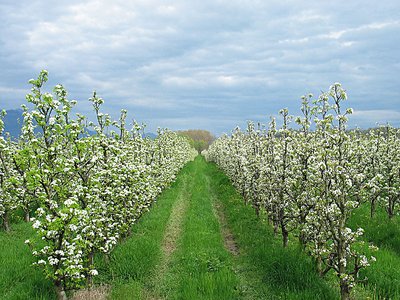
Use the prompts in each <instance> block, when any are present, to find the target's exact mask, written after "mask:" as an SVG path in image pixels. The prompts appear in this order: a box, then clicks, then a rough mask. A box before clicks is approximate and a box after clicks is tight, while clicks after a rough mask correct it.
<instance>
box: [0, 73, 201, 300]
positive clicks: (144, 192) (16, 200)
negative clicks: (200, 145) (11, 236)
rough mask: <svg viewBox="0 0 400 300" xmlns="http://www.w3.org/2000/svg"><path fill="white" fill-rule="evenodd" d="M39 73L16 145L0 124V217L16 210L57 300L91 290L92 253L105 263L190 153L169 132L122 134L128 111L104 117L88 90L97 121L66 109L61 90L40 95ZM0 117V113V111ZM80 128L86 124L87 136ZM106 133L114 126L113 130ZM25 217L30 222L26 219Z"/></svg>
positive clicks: (69, 105)
mask: <svg viewBox="0 0 400 300" xmlns="http://www.w3.org/2000/svg"><path fill="white" fill-rule="evenodd" d="M47 78H48V74H47V71H42V72H41V73H40V75H39V77H38V78H37V79H35V80H34V79H32V80H30V84H32V92H31V93H30V94H28V95H27V97H26V99H27V101H28V102H29V103H30V104H29V107H31V108H30V109H28V106H23V109H24V113H23V116H24V120H23V127H22V133H21V136H20V138H19V139H18V141H13V140H11V139H9V138H5V135H4V133H3V131H4V123H3V121H2V120H1V118H0V195H1V197H0V218H1V220H2V224H3V227H4V229H5V230H9V229H10V226H11V225H10V217H11V216H12V215H13V214H15V212H16V211H17V210H18V211H21V210H22V211H24V213H25V219H26V221H31V222H32V226H33V228H34V229H35V230H36V232H37V235H36V237H33V238H32V239H30V240H27V241H26V244H28V246H29V247H30V249H31V251H32V254H33V255H34V256H35V257H36V262H35V263H34V264H35V265H37V266H38V267H40V268H42V269H43V270H44V273H45V275H46V277H48V278H50V279H51V280H53V282H54V284H55V286H56V288H57V294H58V297H59V299H65V298H66V293H65V291H66V290H68V289H73V288H78V287H81V286H82V285H84V284H89V285H90V284H91V282H92V276H95V275H97V274H98V271H97V270H96V266H95V265H94V255H95V254H96V253H103V254H104V255H105V256H106V257H107V255H109V254H110V252H111V251H112V250H113V249H114V247H115V245H116V244H117V243H118V242H119V241H120V240H121V239H123V238H124V237H127V236H129V233H130V230H131V227H132V225H133V224H134V223H135V222H136V221H137V220H138V219H139V218H140V217H141V216H142V214H143V213H144V212H146V211H147V210H148V209H149V208H150V207H151V205H152V203H153V202H154V201H155V199H156V197H157V195H158V194H159V193H160V192H161V191H162V190H163V189H164V188H165V187H166V186H168V185H169V184H170V183H171V182H172V181H173V180H174V178H175V175H176V174H177V172H178V171H179V169H180V168H181V167H183V166H184V165H185V164H186V162H187V161H189V160H192V159H193V158H194V157H195V156H196V154H197V152H196V151H195V150H194V149H193V148H191V147H190V145H189V143H188V141H187V140H186V139H185V138H184V137H181V136H178V135H177V134H176V133H174V132H171V131H168V130H159V132H158V136H157V138H156V139H155V140H151V139H149V138H143V134H142V130H143V127H142V126H140V125H139V124H137V123H135V124H134V126H133V128H132V129H131V130H128V129H127V128H126V117H127V112H126V111H125V110H122V111H121V116H120V119H119V120H118V121H115V122H113V121H111V118H110V116H109V115H108V114H104V113H102V112H101V105H102V104H103V100H102V99H101V98H99V97H97V95H96V93H94V94H93V97H92V98H91V99H90V101H91V102H92V104H93V107H94V111H95V113H96V119H97V124H92V123H89V122H88V121H87V119H86V117H85V116H82V115H79V114H76V116H77V117H75V118H74V116H73V114H72V109H73V107H74V106H75V104H76V101H70V100H68V99H67V92H66V90H65V89H64V88H63V86H61V85H57V86H56V87H55V88H54V93H44V92H42V88H43V85H44V83H45V82H46V81H47ZM2 115H3V116H4V112H3V113H2ZM88 127H89V128H93V129H92V130H93V131H94V132H92V133H91V134H89V133H88V132H89V131H88ZM113 128H114V130H112V129H113ZM32 212H33V216H32V217H31V216H30V214H32Z"/></svg>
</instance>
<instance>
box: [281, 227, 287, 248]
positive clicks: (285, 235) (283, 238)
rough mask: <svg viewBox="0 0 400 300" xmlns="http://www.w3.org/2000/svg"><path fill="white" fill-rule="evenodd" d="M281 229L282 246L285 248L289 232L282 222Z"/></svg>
mask: <svg viewBox="0 0 400 300" xmlns="http://www.w3.org/2000/svg"><path fill="white" fill-rule="evenodd" d="M281 229H282V242H283V247H284V248H286V247H287V245H288V240H289V232H288V231H287V230H286V226H285V225H283V224H281Z"/></svg>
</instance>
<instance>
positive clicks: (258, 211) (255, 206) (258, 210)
mask: <svg viewBox="0 0 400 300" xmlns="http://www.w3.org/2000/svg"><path fill="white" fill-rule="evenodd" d="M254 209H255V210H256V216H257V218H259V217H260V205H259V204H258V203H255V204H254Z"/></svg>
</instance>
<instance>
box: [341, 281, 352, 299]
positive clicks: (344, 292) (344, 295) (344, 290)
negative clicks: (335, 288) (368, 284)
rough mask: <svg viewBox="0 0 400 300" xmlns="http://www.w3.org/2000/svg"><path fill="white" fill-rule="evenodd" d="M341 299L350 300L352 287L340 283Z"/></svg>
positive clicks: (345, 283)
mask: <svg viewBox="0 0 400 300" xmlns="http://www.w3.org/2000/svg"><path fill="white" fill-rule="evenodd" d="M340 298H341V300H349V299H350V287H349V284H348V283H347V282H343V281H341V282H340Z"/></svg>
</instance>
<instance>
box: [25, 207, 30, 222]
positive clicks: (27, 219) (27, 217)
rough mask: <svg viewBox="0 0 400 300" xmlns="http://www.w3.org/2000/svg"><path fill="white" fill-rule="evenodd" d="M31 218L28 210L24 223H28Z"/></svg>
mask: <svg viewBox="0 0 400 300" xmlns="http://www.w3.org/2000/svg"><path fill="white" fill-rule="evenodd" d="M30 221H31V216H30V215H29V209H27V210H26V211H25V222H30Z"/></svg>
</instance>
